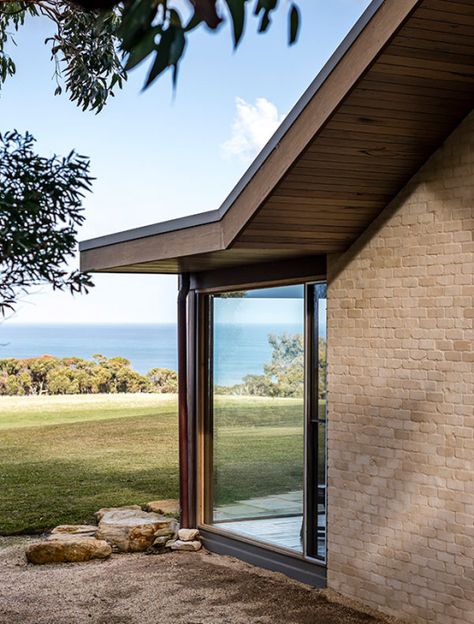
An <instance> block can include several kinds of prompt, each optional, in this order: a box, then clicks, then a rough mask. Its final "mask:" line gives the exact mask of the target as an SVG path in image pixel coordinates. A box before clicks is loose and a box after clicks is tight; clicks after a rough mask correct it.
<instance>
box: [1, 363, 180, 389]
mask: <svg viewBox="0 0 474 624" xmlns="http://www.w3.org/2000/svg"><path fill="white" fill-rule="evenodd" d="M177 390H178V376H177V374H176V372H175V371H173V370H170V369H168V368H152V369H151V370H149V371H148V373H146V375H141V374H140V373H137V371H135V370H133V369H132V367H131V365H130V362H129V361H128V360H127V359H125V358H123V357H112V358H107V357H105V356H103V355H94V356H93V359H92V360H85V359H81V358H78V357H69V358H57V357H53V356H49V355H44V356H42V357H36V358H28V359H15V358H8V359H0V395H10V396H12V395H35V394H37V395H38V394H98V393H107V394H108V393H114V394H115V393H118V392H149V393H152V392H157V393H167V392H177Z"/></svg>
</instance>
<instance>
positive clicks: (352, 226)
mask: <svg viewBox="0 0 474 624" xmlns="http://www.w3.org/2000/svg"><path fill="white" fill-rule="evenodd" d="M473 104H474V0H385V2H383V3H382V4H381V6H380V8H378V10H377V11H376V12H375V14H374V15H373V16H371V18H370V20H369V21H368V23H367V24H366V25H365V26H364V28H363V30H362V31H361V33H360V34H358V36H357V37H356V38H355V39H354V41H352V42H351V45H350V47H349V48H348V49H347V51H345V53H344V54H343V55H342V57H341V58H340V59H338V60H337V63H336V64H335V66H334V67H333V68H332V69H331V72H330V73H329V75H328V76H327V77H324V80H322V82H321V84H320V85H318V88H317V90H316V91H315V93H314V94H312V95H311V97H310V98H309V99H308V100H307V101H305V103H304V107H302V108H301V109H300V110H298V111H297V114H296V115H295V117H294V119H292V120H291V123H289V125H288V127H287V128H285V131H284V134H283V135H282V136H281V137H280V138H278V137H277V138H278V140H277V142H274V145H272V146H271V150H268V153H267V154H265V150H264V154H263V156H264V158H263V160H261V162H258V159H257V163H256V165H258V166H255V168H254V171H253V172H251V176H250V178H249V180H247V181H246V182H245V184H243V185H241V188H239V189H237V190H236V191H234V192H233V194H232V195H231V198H230V199H231V201H230V200H229V201H228V202H227V205H224V207H223V208H225V210H224V211H223V212H222V214H217V212H218V211H216V218H215V219H214V220H212V219H211V220H208V221H207V222H206V223H203V224H202V225H192V226H191V227H186V226H183V227H182V228H179V227H178V228H177V229H175V230H173V231H166V232H163V233H159V234H156V235H154V236H146V237H143V238H137V237H136V236H134V238H133V240H132V239H131V240H119V241H118V242H117V241H116V240H115V239H113V240H112V239H111V242H110V243H109V244H107V241H106V242H105V244H104V242H103V240H101V242H100V244H98V245H97V246H94V244H93V243H94V241H89V242H87V243H86V244H85V245H84V247H83V248H81V266H82V268H83V269H85V270H93V271H113V272H147V273H150V272H160V273H176V272H182V271H203V270H208V269H217V268H222V267H226V266H229V267H230V266H238V265H239V264H251V263H256V262H268V261H269V260H277V259H284V258H288V257H299V256H304V255H314V254H320V253H329V252H338V251H343V250H345V249H347V248H348V247H349V246H350V245H351V244H352V243H353V242H354V241H355V240H356V239H357V238H358V236H359V235H360V234H361V233H362V232H363V231H364V230H365V229H366V228H367V226H368V225H369V224H370V223H371V222H372V221H373V219H374V218H375V217H376V216H377V215H378V214H379V213H380V212H381V211H382V210H383V209H384V208H385V206H386V205H387V204H388V203H389V202H390V201H391V200H392V199H393V198H394V197H395V196H396V195H397V194H398V193H399V192H400V190H401V189H402V188H403V187H404V186H405V184H406V183H407V181H408V180H409V179H410V178H411V177H412V176H413V175H414V174H415V173H416V172H417V171H418V169H419V168H420V167H421V166H422V165H423V164H424V162H426V160H427V159H428V158H429V157H430V156H431V155H432V154H433V152H434V151H436V149H437V148H438V147H439V146H440V145H441V144H442V143H443V141H444V140H445V139H446V138H447V136H449V134H450V133H451V132H452V131H453V129H454V128H455V127H456V126H457V125H458V124H459V123H460V122H461V121H462V119H463V118H464V117H465V116H466V115H467V114H469V113H470V112H471V110H472V109H473ZM297 107H298V105H297ZM91 243H92V244H91Z"/></svg>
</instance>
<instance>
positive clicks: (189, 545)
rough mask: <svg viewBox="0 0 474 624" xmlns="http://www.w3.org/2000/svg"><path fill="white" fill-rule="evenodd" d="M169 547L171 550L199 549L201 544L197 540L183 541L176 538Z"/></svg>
mask: <svg viewBox="0 0 474 624" xmlns="http://www.w3.org/2000/svg"><path fill="white" fill-rule="evenodd" d="M170 547H171V550H183V551H197V550H201V548H202V544H201V542H198V541H197V540H196V541H193V542H183V541H182V540H176V541H175V542H174V543H173V544H171V545H170Z"/></svg>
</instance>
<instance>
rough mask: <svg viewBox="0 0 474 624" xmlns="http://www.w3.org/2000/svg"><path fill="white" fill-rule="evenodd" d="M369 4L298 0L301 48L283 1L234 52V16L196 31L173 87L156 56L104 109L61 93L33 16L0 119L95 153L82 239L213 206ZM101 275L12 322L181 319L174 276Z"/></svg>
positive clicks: (45, 139) (44, 297)
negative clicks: (154, 72)
mask: <svg viewBox="0 0 474 624" xmlns="http://www.w3.org/2000/svg"><path fill="white" fill-rule="evenodd" d="M284 3H285V0H283V1H282V3H281V4H282V5H284ZM368 4H369V1H368V0H330V1H328V0H300V2H299V6H300V8H301V12H302V30H301V34H300V38H299V41H298V43H297V44H296V45H295V46H293V47H291V48H289V47H288V46H287V45H286V40H287V23H286V19H285V16H284V13H285V11H281V18H280V17H279V18H276V19H275V21H274V23H273V25H272V28H271V29H270V32H269V33H268V34H266V35H264V36H259V35H257V34H256V33H255V30H256V24H255V21H254V20H251V21H249V22H248V25H247V31H246V35H245V37H244V40H243V41H242V43H241V45H240V47H239V49H238V50H237V52H235V53H234V52H233V50H232V45H231V37H230V34H229V31H228V30H227V29H228V26H224V27H223V28H222V29H221V30H220V31H219V33H218V34H209V32H206V31H204V30H203V31H202V32H197V33H195V34H194V35H193V36H192V37H191V41H190V45H189V47H188V50H187V53H186V56H185V59H184V62H183V63H182V65H181V68H180V75H179V82H178V89H177V92H176V94H175V95H174V96H173V92H172V88H171V84H170V78H169V76H166V77H164V79H161V80H158V82H157V83H155V84H154V85H153V86H152V87H151V88H150V89H148V90H147V91H146V92H144V93H143V92H142V91H141V86H142V84H143V80H144V76H145V71H146V67H140V68H138V70H136V71H134V72H133V73H132V74H131V76H130V79H129V81H128V83H127V84H126V85H125V88H124V89H123V90H122V91H121V92H118V93H117V96H116V98H115V99H113V100H112V101H111V102H110V103H109V104H108V106H106V108H105V109H104V110H103V111H102V112H101V113H100V114H99V115H95V114H93V113H84V112H82V111H81V110H79V109H77V108H76V107H75V105H74V104H72V103H71V102H69V100H68V99H67V97H65V96H64V95H63V96H60V97H55V96H54V95H53V91H54V88H55V83H54V81H53V77H52V76H53V69H54V68H53V65H52V64H51V62H50V61H49V53H48V49H47V47H46V46H44V43H43V42H44V39H45V37H46V36H47V35H48V24H47V23H46V22H44V21H42V20H40V19H34V20H30V22H29V23H28V24H27V25H26V26H25V27H24V28H23V29H22V31H21V32H20V33H19V34H18V35H17V37H16V40H17V44H18V45H17V47H16V48H14V49H12V50H11V53H12V55H13V56H14V58H15V61H16V63H17V69H18V70H17V75H16V76H15V77H14V78H13V79H10V80H9V82H8V83H7V84H6V85H5V87H4V89H3V93H2V95H1V98H0V118H1V130H2V131H5V130H8V129H12V128H16V129H18V130H21V131H25V130H29V131H30V132H32V133H33V135H34V136H35V137H36V138H37V139H38V149H39V150H40V151H41V152H43V153H45V154H49V153H59V154H62V153H67V152H69V151H70V150H71V149H72V148H75V149H76V150H77V151H79V152H80V153H82V154H86V155H88V156H89V157H90V158H91V170H92V174H93V175H94V176H95V177H96V178H97V180H96V181H95V183H94V190H93V193H92V194H91V195H90V196H89V197H87V199H86V201H85V204H84V205H85V208H86V223H85V225H84V226H83V227H82V229H81V231H80V235H79V239H85V238H91V237H94V236H100V235H103V234H107V233H110V232H114V231H118V230H124V229H128V228H132V227H136V226H141V225H146V224H148V223H154V222H157V221H162V220H166V219H170V218H174V217H178V216H182V215H186V214H192V213H194V212H201V211H206V210H213V209H215V208H218V207H219V205H220V203H221V202H222V201H223V200H224V199H225V197H226V196H227V194H228V193H229V192H230V191H231V189H232V187H233V186H234V184H235V183H236V182H237V180H238V179H239V177H240V176H241V175H242V174H243V173H244V171H245V169H246V168H247V167H248V165H249V163H250V161H251V159H252V158H253V157H254V156H255V154H256V152H257V151H258V149H259V148H261V147H262V144H263V143H264V141H265V139H266V138H267V137H268V135H269V133H271V131H272V130H274V129H275V128H276V125H277V124H278V122H279V121H280V120H281V119H282V118H283V116H284V115H285V114H286V113H287V112H288V111H289V110H290V109H291V107H292V106H293V105H294V103H295V102H296V101H297V99H298V98H299V97H300V95H301V94H302V93H303V91H304V90H305V89H306V87H307V86H308V85H309V83H310V82H311V81H312V80H313V78H314V77H315V75H316V74H317V73H318V71H319V70H320V69H321V67H322V66H323V65H324V63H325V62H326V61H327V59H328V58H329V56H330V55H331V54H332V52H333V51H334V50H335V48H336V47H337V45H338V44H339V43H340V41H341V40H342V39H343V37H344V36H345V35H346V34H347V32H348V31H349V30H350V28H351V26H352V25H353V24H354V23H355V21H356V20H357V18H358V17H359V16H360V14H361V13H362V12H363V10H364V9H365V8H366V6H367V5H368ZM76 262H77V261H74V263H73V264H75V263H76ZM95 282H96V288H95V289H93V291H92V292H91V294H89V295H87V296H76V297H74V298H73V297H71V296H70V295H69V294H66V293H52V292H51V291H50V290H49V289H48V288H46V287H45V288H40V289H37V290H36V291H35V292H34V293H33V294H32V295H30V296H28V297H26V298H24V299H23V300H22V303H21V305H20V308H19V310H18V312H17V314H16V315H15V316H14V317H12V318H11V319H9V320H8V322H9V323H17V322H102V323H103V322H169V321H174V319H175V309H176V278H175V277H173V276H160V275H156V276H125V275H103V276H100V275H98V276H96V277H95Z"/></svg>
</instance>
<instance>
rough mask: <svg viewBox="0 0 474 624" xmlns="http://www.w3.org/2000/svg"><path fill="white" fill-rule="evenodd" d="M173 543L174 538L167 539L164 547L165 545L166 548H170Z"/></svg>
mask: <svg viewBox="0 0 474 624" xmlns="http://www.w3.org/2000/svg"><path fill="white" fill-rule="evenodd" d="M173 544H176V540H175V539H171V540H168V541H167V542H166V543H165V547H166V548H171V547H172V546H173Z"/></svg>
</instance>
